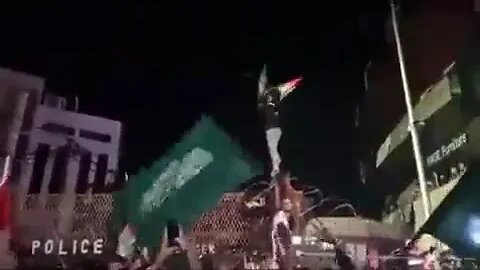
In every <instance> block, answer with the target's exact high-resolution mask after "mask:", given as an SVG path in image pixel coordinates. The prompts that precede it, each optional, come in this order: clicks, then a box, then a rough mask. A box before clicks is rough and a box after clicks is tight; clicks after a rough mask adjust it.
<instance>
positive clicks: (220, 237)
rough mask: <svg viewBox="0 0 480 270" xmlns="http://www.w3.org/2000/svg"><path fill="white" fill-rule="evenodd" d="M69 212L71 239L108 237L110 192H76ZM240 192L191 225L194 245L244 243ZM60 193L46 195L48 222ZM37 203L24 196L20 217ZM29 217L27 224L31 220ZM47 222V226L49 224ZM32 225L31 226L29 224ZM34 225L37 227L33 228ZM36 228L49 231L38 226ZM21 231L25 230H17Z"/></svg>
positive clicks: (57, 210) (55, 216) (245, 227)
mask: <svg viewBox="0 0 480 270" xmlns="http://www.w3.org/2000/svg"><path fill="white" fill-rule="evenodd" d="M76 196H77V198H76V201H75V206H74V213H73V222H72V224H73V227H72V234H71V238H72V239H99V238H102V239H104V240H105V241H107V242H108V240H113V241H115V240H116V239H108V237H109V234H108V226H109V220H110V218H111V215H112V210H113V199H112V195H111V194H93V195H90V196H89V195H80V194H77V195H76ZM242 197H243V192H239V193H226V194H224V196H223V197H222V199H221V200H220V201H219V203H218V205H217V206H216V207H215V208H214V209H212V210H211V211H209V212H207V213H205V214H204V215H203V216H202V217H201V218H200V220H199V221H198V223H197V224H195V225H194V227H193V229H192V232H191V235H190V237H192V238H193V240H194V241H195V243H197V244H200V245H201V244H215V245H216V246H238V247H244V246H246V245H247V244H248V223H247V221H245V220H244V219H243V218H242V216H241V214H240V213H241V206H242ZM61 198H62V195H61V194H60V195H59V194H50V195H48V196H47V198H46V203H45V209H44V210H45V211H44V212H43V213H46V214H48V215H49V216H48V217H44V218H45V219H49V220H52V222H51V223H49V224H50V225H53V224H54V223H55V221H54V220H58V218H59V217H60V215H59V213H60V208H59V207H60V203H61ZM38 202H39V197H38V195H36V194H31V195H29V196H28V197H27V200H26V201H25V203H24V208H23V213H22V214H23V216H24V217H28V216H31V215H33V213H34V212H35V209H36V207H37V203H38ZM35 222H36V221H35V220H30V221H29V223H35ZM50 225H49V226H50ZM32 228H35V227H32ZM37 228H38V227H37ZM37 230H49V231H50V230H51V229H47V228H38V229H37ZM20 233H21V234H24V233H25V232H20ZM29 234H30V235H31V237H37V236H38V235H44V236H48V232H46V231H43V232H40V231H37V232H30V233H29Z"/></svg>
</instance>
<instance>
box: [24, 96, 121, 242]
mask: <svg viewBox="0 0 480 270" xmlns="http://www.w3.org/2000/svg"><path fill="white" fill-rule="evenodd" d="M66 103H67V102H66V100H65V99H64V98H60V97H56V96H52V95H46V96H45V97H44V101H43V103H42V104H41V105H40V106H39V107H38V108H37V111H36V113H35V116H34V119H33V129H32V131H31V132H30V133H29V136H28V149H27V155H25V158H24V159H22V160H21V168H22V169H21V173H20V176H19V180H18V184H17V186H16V188H17V189H16V203H17V206H18V208H19V209H20V211H19V213H20V215H19V216H18V217H17V223H18V226H19V230H20V232H19V235H20V238H21V239H20V240H19V241H20V242H21V243H22V244H26V245H28V243H30V242H31V241H32V240H34V239H45V238H46V239H55V238H60V239H72V237H73V238H75V237H76V236H75V235H74V232H75V231H79V230H82V229H85V228H76V227H75V223H76V222H77V221H76V219H78V216H79V215H78V212H81V211H82V209H79V205H80V204H81V203H80V202H79V201H78V200H79V198H88V197H89V195H88V194H92V193H102V192H105V188H106V187H107V186H108V185H110V184H113V183H114V181H115V179H116V175H117V174H118V170H119V168H118V167H119V165H118V164H119V156H120V152H121V134H122V124H121V123H120V122H118V121H114V120H110V119H105V118H101V117H96V116H91V115H87V114H82V113H78V112H77V111H68V110H66V107H67V106H66ZM74 107H77V106H74ZM81 194H86V195H84V196H82V195H81ZM90 196H93V195H90ZM97 197H98V196H97ZM98 207H100V208H101V207H103V205H99V206H98V205H97V208H98ZM107 210H108V211H111V209H107ZM32 217H38V219H35V222H33V223H32ZM42 217H43V218H42ZM44 217H49V218H48V219H47V218H44ZM77 223H78V222H77ZM104 223H105V222H104ZM103 225H105V224H103ZM77 227H78V226H77ZM87 229H89V228H87ZM93 230H94V229H93ZM91 233H92V234H94V232H93V231H92V232H91ZM80 237H86V236H84V235H83V236H80Z"/></svg>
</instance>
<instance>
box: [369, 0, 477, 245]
mask: <svg viewBox="0 0 480 270" xmlns="http://www.w3.org/2000/svg"><path fill="white" fill-rule="evenodd" d="M420 2H421V3H420ZM429 2H431V5H430V4H429ZM419 3H420V4H419V5H418V8H419V11H418V12H419V13H418V15H411V17H410V18H405V19H404V20H403V22H401V25H402V26H403V28H404V31H403V32H404V33H402V34H403V37H404V38H403V43H404V44H405V48H404V50H405V52H406V55H407V59H406V60H407V63H409V65H407V72H408V75H409V79H410V82H411V88H412V89H411V90H412V94H413V97H414V102H415V106H414V115H415V119H416V120H417V125H418V130H419V136H420V143H421V148H422V152H423V156H424V157H423V158H424V162H425V166H426V172H427V185H428V191H429V199H430V202H431V205H432V208H433V209H432V210H435V209H436V208H437V207H438V206H439V205H440V204H441V203H442V201H443V199H444V198H445V197H446V196H447V195H448V194H449V192H450V191H451V190H452V189H453V188H454V187H455V186H456V185H457V184H461V181H462V180H461V179H462V176H463V175H464V174H465V172H466V171H467V170H476V169H478V168H471V167H470V164H472V163H474V162H475V161H477V160H478V158H479V157H480V148H479V147H480V145H479V142H480V110H479V109H478V108H479V106H478V104H480V103H479V102H480V99H479V97H480V95H479V94H480V80H478V78H480V42H479V41H480V33H479V32H478V29H480V25H479V24H478V22H479V21H478V15H475V12H474V11H475V9H474V7H475V6H474V2H473V1H469V2H468V3H467V1H465V2H463V1H454V2H452V1H433V0H432V1H419ZM434 3H437V4H438V5H437V6H435V7H434V5H433V4H434ZM460 3H464V4H465V5H464V6H462V5H460ZM427 7H428V8H430V10H431V13H422V10H423V9H424V8H427ZM439 7H442V8H441V9H439ZM449 7H450V10H449ZM477 11H478V10H477ZM462 12H463V13H462ZM461 14H463V15H462V16H461ZM415 16H416V17H415ZM415 25H417V26H418V27H417V28H415V27H413V26H415ZM436 27H439V29H437V28H436ZM424 28H425V29H424ZM419 29H420V30H419ZM422 29H424V30H425V31H424V30H422ZM426 29H429V31H426ZM475 30H477V31H475ZM417 31H418V32H417ZM422 31H423V32H422ZM422 33H423V35H425V36H424V37H422V36H421V34H422ZM413 40H415V41H416V42H415V43H413V44H414V45H413V46H416V47H415V48H411V46H409V45H408V44H409V42H412V41H413ZM422 53H423V55H422ZM385 63H387V62H385ZM391 65H392V66H391V69H388V68H387V67H388V65H385V66H384V70H374V69H373V64H372V70H371V73H370V75H369V80H368V82H369V87H368V92H367V95H366V103H365V104H364V106H365V107H364V108H363V110H364V111H363V112H364V113H363V120H364V122H363V126H361V125H360V128H361V129H364V132H363V133H362V134H363V135H365V136H363V141H364V142H365V143H364V144H363V149H362V153H363V160H364V162H365V163H366V164H368V173H367V175H368V176H367V177H366V178H367V180H366V187H367V189H368V190H369V191H370V192H371V193H370V194H374V196H376V197H377V198H381V202H380V203H378V204H377V205H376V210H377V211H378V212H377V214H376V217H377V218H381V219H382V220H383V221H384V222H386V223H391V224H404V225H408V226H409V227H410V230H411V231H412V234H413V233H414V232H417V231H418V230H419V229H420V228H421V227H422V225H423V224H424V223H425V222H426V220H425V215H424V213H423V206H422V201H421V198H420V194H419V187H418V181H417V180H416V179H417V171H416V167H415V161H414V155H413V148H412V143H411V138H410V134H409V130H408V118H407V115H406V113H405V105H404V97H403V91H402V88H401V83H400V73H399V70H398V63H396V61H391ZM395 65H396V68H394V67H395ZM395 69H396V71H395V72H396V74H397V75H396V76H393V75H391V74H394V70H395ZM389 70H390V71H389ZM389 72H390V73H389ZM389 74H390V75H389ZM377 76H378V77H377ZM392 78H394V79H393V80H392ZM388 80H390V82H389V81H388ZM381 91H383V93H381ZM366 130H368V131H369V132H368V135H369V136H366V134H367V132H366ZM372 131H373V132H372ZM425 243H426V246H424V248H427V246H428V245H431V244H432V242H431V241H426V242H425Z"/></svg>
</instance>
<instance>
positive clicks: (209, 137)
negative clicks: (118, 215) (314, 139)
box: [127, 117, 263, 247]
mask: <svg viewBox="0 0 480 270" xmlns="http://www.w3.org/2000/svg"><path fill="white" fill-rule="evenodd" d="M262 171H263V166H262V164H260V163H259V162H258V161H256V160H254V159H252V158H251V157H249V156H248V155H246V153H245V152H244V151H242V149H241V147H240V146H239V145H238V144H237V143H236V142H234V141H233V140H232V139H231V138H230V136H229V135H227V134H226V133H225V132H224V131H223V130H221V129H220V128H219V127H218V126H217V125H216V124H215V122H214V121H213V119H212V118H210V117H202V118H201V119H200V120H199V121H198V122H197V124H196V125H195V126H194V127H193V128H192V130H190V131H189V132H187V133H186V135H185V136H184V137H183V138H182V140H181V141H180V142H179V143H177V144H176V145H175V146H174V147H173V148H172V149H170V151H168V153H167V154H166V155H165V156H163V157H162V158H160V159H159V160H157V161H156V162H154V163H153V164H152V166H150V167H149V169H148V170H144V171H142V170H141V171H140V172H139V174H138V175H137V176H135V177H133V179H132V180H131V181H129V185H128V189H129V190H128V191H127V192H128V194H129V195H128V196H129V199H128V204H129V206H128V215H127V216H128V222H129V224H132V225H133V226H135V228H137V241H138V243H139V245H142V246H148V247H155V246H156V245H158V243H159V239H160V237H161V233H162V228H163V226H164V225H165V223H166V221H167V220H168V219H175V220H177V221H178V222H179V223H180V224H182V225H184V226H191V225H192V224H193V223H194V222H195V221H196V220H198V219H199V218H200V216H201V215H202V214H203V213H205V212H207V211H208V210H210V209H211V208H213V207H214V206H215V205H216V203H217V202H218V200H219V199H220V198H221V196H222V194H223V193H225V192H227V191H230V190H232V189H234V188H236V187H237V186H238V185H239V184H241V183H242V182H244V181H246V180H248V179H250V178H252V177H254V176H256V175H258V174H260V173H262Z"/></svg>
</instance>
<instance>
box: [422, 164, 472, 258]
mask: <svg viewBox="0 0 480 270" xmlns="http://www.w3.org/2000/svg"><path fill="white" fill-rule="evenodd" d="M470 168H471V169H469V170H468V171H467V172H466V173H465V175H464V176H463V177H462V178H461V179H460V181H459V182H458V184H457V185H456V186H455V187H454V188H453V189H452V191H451V192H450V193H449V194H448V195H447V196H446V197H445V199H444V200H443V201H442V203H441V204H440V205H439V206H438V208H437V209H436V210H435V211H434V212H433V213H432V215H431V216H430V218H429V219H428V220H427V222H426V223H425V224H424V225H423V226H422V228H420V230H419V232H418V235H421V234H423V233H428V234H431V235H432V236H434V237H435V238H437V239H439V240H441V241H442V242H443V243H445V244H447V245H448V246H450V247H451V248H452V249H453V250H454V251H455V253H456V254H457V255H459V256H461V257H479V255H480V197H479V196H478V192H479V191H480V171H479V170H478V169H477V170H475V168H478V167H477V166H474V164H471V166H470Z"/></svg>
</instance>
